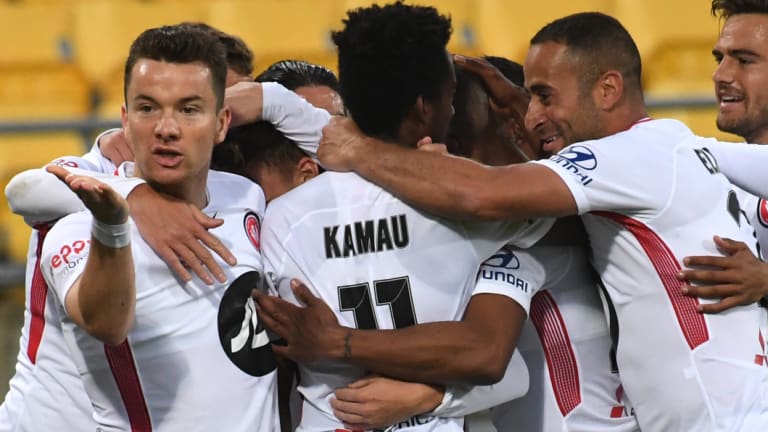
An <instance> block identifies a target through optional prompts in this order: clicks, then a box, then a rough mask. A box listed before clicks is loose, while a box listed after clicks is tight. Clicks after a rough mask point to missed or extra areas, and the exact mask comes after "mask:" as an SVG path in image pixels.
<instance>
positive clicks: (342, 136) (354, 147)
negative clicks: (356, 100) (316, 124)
mask: <svg viewBox="0 0 768 432" xmlns="http://www.w3.org/2000/svg"><path fill="white" fill-rule="evenodd" d="M365 140H366V137H365V135H363V133H362V132H360V129H358V128H357V125H356V124H355V122H354V121H352V119H349V118H347V117H340V116H333V117H331V120H330V121H329V122H328V124H327V125H326V126H325V127H324V128H323V138H322V139H320V147H319V148H318V149H317V157H318V158H319V159H320V164H321V165H322V166H323V167H324V168H325V169H328V170H332V171H352V170H353V169H354V163H355V160H356V158H357V156H358V155H359V154H361V153H360V152H361V151H363V152H364V151H365Z"/></svg>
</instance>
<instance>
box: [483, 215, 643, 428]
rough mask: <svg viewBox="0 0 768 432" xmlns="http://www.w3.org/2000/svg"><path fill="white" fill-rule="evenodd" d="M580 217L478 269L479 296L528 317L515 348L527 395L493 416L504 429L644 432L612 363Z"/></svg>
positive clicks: (504, 251) (501, 407)
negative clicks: (516, 307) (508, 303)
mask: <svg viewBox="0 0 768 432" xmlns="http://www.w3.org/2000/svg"><path fill="white" fill-rule="evenodd" d="M588 257H589V250H588V249H587V242H586V235H585V233H584V228H583V227H582V224H581V221H579V220H578V219H577V218H565V219H560V220H558V221H557V222H556V223H555V226H554V228H553V229H552V230H551V231H550V232H549V233H548V234H547V235H546V236H545V237H544V238H543V239H542V240H540V241H539V242H538V243H536V244H535V245H534V246H532V247H531V248H529V249H520V248H511V247H507V248H504V249H502V250H501V251H499V253H498V254H496V255H495V256H493V257H492V258H490V259H488V260H487V261H486V262H485V263H483V265H482V266H481V267H480V272H479V273H478V280H477V286H476V287H475V292H474V294H500V295H506V296H508V297H510V298H512V299H513V300H515V301H517V302H518V303H520V305H521V306H523V308H524V309H525V310H526V311H528V312H529V314H528V316H529V319H528V321H526V323H525V326H524V327H523V331H522V333H521V335H520V339H519V340H518V342H517V349H518V350H519V351H520V353H521V354H522V356H523V358H524V359H525V363H526V365H527V366H528V374H529V376H530V386H529V389H528V393H527V394H526V395H524V396H523V397H520V398H517V399H514V400H511V401H509V402H506V403H504V404H501V405H499V406H497V407H495V408H493V409H492V410H491V417H492V420H493V424H494V426H496V429H498V430H499V431H505V432H513V431H520V432H528V431H562V432H577V431H583V432H588V431H589V432H592V431H606V432H607V431H615V432H634V431H639V430H640V429H639V427H638V425H637V420H636V419H635V417H634V416H633V415H632V413H631V408H629V407H628V406H627V401H626V398H624V395H623V391H622V388H621V381H620V380H619V375H618V371H617V370H616V367H615V364H614V362H613V361H612V360H613V356H614V354H613V353H612V349H611V339H610V333H609V331H608V325H607V324H606V316H605V314H604V312H603V305H602V303H601V300H600V296H599V293H598V291H599V279H598V277H597V275H596V274H595V272H594V270H593V269H592V266H591V264H590V263H589V261H588Z"/></svg>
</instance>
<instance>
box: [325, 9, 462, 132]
mask: <svg viewBox="0 0 768 432" xmlns="http://www.w3.org/2000/svg"><path fill="white" fill-rule="evenodd" d="M343 23H344V28H343V29H342V30H340V31H335V32H333V33H332V35H331V37H332V39H333V42H334V43H335V44H336V46H337V47H338V51H339V82H340V83H341V91H340V93H341V97H342V99H343V100H344V103H345V105H346V106H347V108H348V109H349V112H350V114H351V116H352V118H353V119H354V120H355V122H356V123H357V125H358V126H359V127H360V130H362V131H363V132H364V133H366V134H368V135H371V136H375V137H378V138H384V139H393V138H394V137H395V136H396V134H397V130H398V128H399V126H400V124H401V123H402V121H403V119H404V118H405V116H406V114H407V113H408V111H409V110H410V109H411V108H412V107H413V105H414V103H415V102H416V99H417V98H418V97H419V96H422V97H424V98H425V99H428V100H436V99H437V98H438V96H439V95H440V93H441V90H442V87H441V86H442V84H443V83H444V82H445V80H446V79H448V77H450V74H452V66H451V63H450V60H449V58H448V55H447V51H446V49H445V47H446V45H447V43H448V39H450V37H451V20H450V18H448V17H446V16H443V15H441V14H440V13H438V11H437V10H436V9H435V8H433V7H426V6H414V5H406V4H403V3H402V2H400V1H398V2H396V3H392V4H388V5H385V6H379V5H372V6H369V7H365V8H360V9H354V10H351V11H349V12H347V18H346V19H344V21H343Z"/></svg>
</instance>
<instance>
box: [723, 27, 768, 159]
mask: <svg viewBox="0 0 768 432" xmlns="http://www.w3.org/2000/svg"><path fill="white" fill-rule="evenodd" d="M712 53H713V55H714V56H715V60H717V62H718V66H717V69H715V72H714V74H713V75H712V80H713V81H714V84H715V95H716V96H717V102H718V113H717V127H718V128H719V129H720V130H722V131H725V132H730V133H734V134H736V135H739V136H742V137H744V138H745V139H747V140H748V141H751V142H759V143H763V144H766V143H768V14H739V15H734V16H732V17H730V18H728V20H727V21H726V22H725V25H724V26H723V31H722V32H721V33H720V38H719V39H718V41H717V43H716V44H715V48H714V49H713V50H712Z"/></svg>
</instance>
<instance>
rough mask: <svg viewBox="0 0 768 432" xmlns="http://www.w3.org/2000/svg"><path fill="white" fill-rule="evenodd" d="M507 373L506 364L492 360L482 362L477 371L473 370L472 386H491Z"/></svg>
mask: <svg viewBox="0 0 768 432" xmlns="http://www.w3.org/2000/svg"><path fill="white" fill-rule="evenodd" d="M506 371H507V364H506V363H502V362H501V361H498V360H496V359H493V358H489V359H487V361H484V362H483V363H482V364H481V365H480V367H479V368H478V369H476V370H475V374H474V378H473V384H475V385H491V384H496V383H498V382H499V381H501V379H502V378H504V373H505V372H506Z"/></svg>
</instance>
